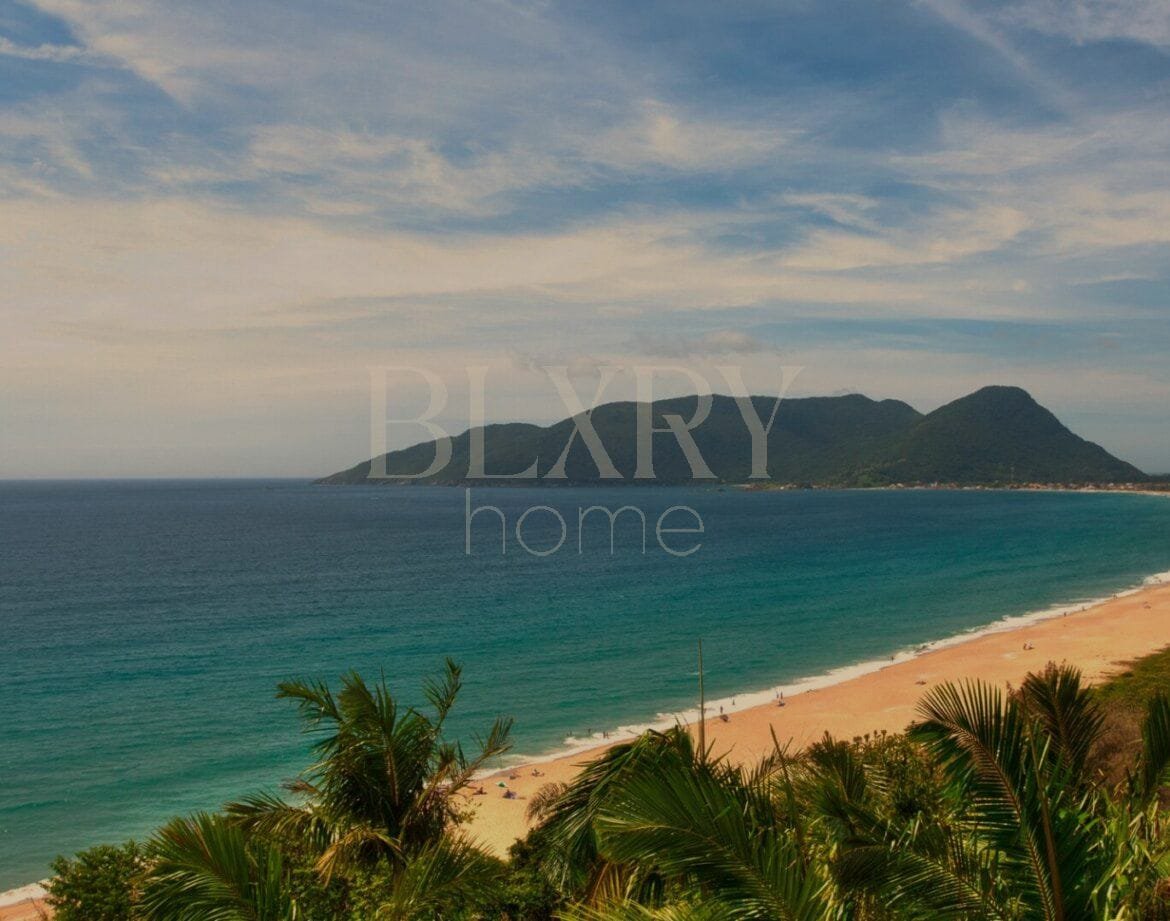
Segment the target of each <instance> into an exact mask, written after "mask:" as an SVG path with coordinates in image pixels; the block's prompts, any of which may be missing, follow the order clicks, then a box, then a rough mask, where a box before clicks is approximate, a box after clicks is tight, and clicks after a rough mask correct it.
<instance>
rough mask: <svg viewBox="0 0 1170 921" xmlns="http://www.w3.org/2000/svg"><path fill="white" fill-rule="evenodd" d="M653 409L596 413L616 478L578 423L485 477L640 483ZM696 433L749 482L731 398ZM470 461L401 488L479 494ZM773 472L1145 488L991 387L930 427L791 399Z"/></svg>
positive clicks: (926, 419)
mask: <svg viewBox="0 0 1170 921" xmlns="http://www.w3.org/2000/svg"><path fill="white" fill-rule="evenodd" d="M751 401H752V408H753V409H754V411H755V414H756V416H757V417H758V418H759V419H761V420H765V421H766V420H768V419H769V418H770V416H771V414H772V411H773V408H774V406H775V404H776V400H775V398H773V397H752V398H751ZM644 408H645V404H641V406H640V405H639V404H635V403H607V404H604V405H602V406H598V407H597V408H595V409H593V410H592V411H591V412H590V414H589V418H590V421H591V423H592V424H593V426H594V428H595V429H596V431H597V434H598V437H599V438H600V440H601V443H602V444H603V445H604V446H605V450H606V452H607V454H608V455H609V457H610V459H611V460H612V462H613V466H614V469H615V472H616V473H617V474H619V475H620V478H618V479H606V478H604V477H602V476H601V471H600V470H599V469H598V465H597V463H596V462H595V460H594V458H593V457H592V455H591V454H590V452H589V449H588V448H587V446H586V444H585V442H584V439H582V438H580V437H574V428H575V423H574V420H573V419H564V420H562V421H560V422H558V423H556V424H555V425H551V426H548V427H547V428H545V427H541V426H536V425H527V424H523V423H509V424H506V425H491V426H488V427H487V428H486V429H485V430H484V433H483V434H484V439H483V441H484V452H485V459H484V472H485V473H488V474H495V475H503V474H519V473H520V472H521V471H527V470H528V469H529V468H530V466H531V465H532V463H533V461H536V463H537V474H538V476H539V477H542V478H543V477H547V476H548V475H549V473H550V472H551V471H552V470H553V469H554V467H556V465H557V464H558V463H562V462H563V465H564V466H563V470H559V471H558V475H559V476H560V477H561V479H560V480H559V481H560V482H569V483H577V484H591V483H592V484H596V483H606V484H611V485H612V484H613V483H619V484H620V483H622V482H634V480H633V476H634V473H635V472H636V470H637V468H638V457H637V437H636V433H637V430H638V418H639V411H640V409H644ZM695 408H696V398H695V397H683V398H678V399H670V400H659V401H657V402H655V403H654V404H652V405H651V406H650V407H649V413H648V417H649V418H651V419H652V420H653V425H654V427H655V429H656V430H658V431H666V430H667V417H668V416H671V415H677V416H681V417H682V418H683V419H687V420H689V419H691V418H692V417H693V416H694V414H695ZM692 434H693V437H694V440H695V444H696V445H697V446H698V448H699V451H700V453H701V455H702V458H703V460H704V461H705V462H706V464H707V466H708V467H709V468H710V471H711V473H712V474H713V475H714V477H715V481H720V482H726V483H746V482H749V480H750V477H751V474H752V466H751V458H752V450H751V437H750V433H749V430H748V428H747V426H746V424H745V423H744V421H743V417H742V415H741V412H740V408H739V406H738V405H737V403H736V401H735V400H734V399H732V398H731V397H726V396H716V397H714V398H713V399H712V402H711V408H710V413H709V414H708V415H707V417H706V418H705V419H704V420H703V421H702V422H701V424H699V425H697V426H696V428H695V429H694V430H693V433H692ZM566 445H569V446H570V447H569V450H568V452H567V453H565V447H566ZM652 453H653V466H654V481H655V482H658V483H663V484H678V483H689V482H694V481H696V478H697V474H696V472H695V471H694V470H693V469H692V467H691V465H690V463H689V461H688V459H687V457H686V455H685V454H684V453H683V451H682V450H681V448H680V447H679V445H678V442H677V441H676V440H675V439H674V438H673V437H672V436H669V435H655V436H654V439H653V443H652ZM562 454H564V457H563V458H562ZM435 457H436V454H435V446H434V443H433V442H424V443H422V444H418V445H414V446H413V447H410V448H406V449H404V450H402V451H394V452H391V453H390V454H387V455H385V457H384V464H383V465H380V466H379V467H378V475H379V476H382V475H383V474H384V475H385V476H386V477H388V478H389V479H388V480H386V481H387V482H396V480H395V477H399V478H401V477H406V476H411V475H415V474H418V473H421V472H422V471H425V470H427V469H428V468H429V467H430V466H431V463H432V461H433V460H434V458H435ZM470 461H471V436H470V433H469V432H464V433H463V434H461V435H458V436H456V437H454V438H452V439H451V458H450V460H449V461H448V462H447V464H446V465H445V466H444V467H443V468H442V469H441V470H439V471H438V472H437V473H436V474H434V475H432V476H429V477H426V478H424V479H410V480H397V481H399V482H409V483H419V482H425V483H433V484H443V485H454V484H473V483H475V482H478V479H477V476H475V475H472V474H471V473H470V469H471V468H470ZM371 469H373V462H372V461H366V462H364V463H362V464H358V465H357V466H355V467H353V468H351V469H349V470H345V471H342V472H340V473H336V474H333V475H332V476H329V477H326V478H324V479H323V480H321V481H320V482H322V483H327V484H342V485H343V484H348V483H368V482H370V480H369V476H370V472H371ZM767 472H768V480H770V481H771V482H773V483H780V484H816V485H823V486H861V487H866V486H885V485H890V484H894V483H936V482H942V483H966V484H989V485H991V484H1011V483H1032V482H1037V483H1103V482H1126V483H1138V482H1142V481H1144V480H1145V479H1146V477H1145V475H1144V474H1143V473H1142V472H1141V471H1139V470H1138V469H1137V468H1136V467H1133V466H1131V465H1130V464H1127V463H1125V462H1124V461H1121V460H1118V459H1117V458H1115V457H1113V456H1112V455H1110V454H1109V453H1108V452H1107V451H1105V450H1104V449H1103V448H1101V447H1099V446H1097V445H1095V444H1092V443H1090V442H1087V441H1085V440H1084V439H1082V438H1079V437H1077V436H1076V435H1074V434H1073V433H1072V432H1070V431H1069V430H1068V429H1067V428H1065V427H1064V426H1063V425H1062V424H1061V423H1060V422H1059V420H1057V418H1056V417H1055V416H1054V415H1052V413H1050V412H1049V411H1048V410H1046V409H1044V408H1043V407H1042V406H1040V405H1039V404H1037V403H1036V401H1035V400H1033V399H1032V397H1031V396H1029V395H1028V394H1027V393H1025V392H1024V391H1023V390H1020V389H1019V388H1018V387H985V388H983V389H982V390H979V391H977V392H976V393H973V394H970V395H969V396H966V397H963V398H962V399H959V400H955V401H954V402H952V403H948V404H947V405H946V406H943V407H941V408H939V409H937V410H935V411H934V412H932V413H929V414H928V415H925V416H924V415H922V414H920V413H918V412H917V411H915V410H914V409H913V408H912V407H910V406H908V405H906V404H905V403H902V402H899V401H897V400H882V401H880V402H879V401H874V400H871V399H869V398H867V397H864V396H861V395H859V394H852V395H849V396H841V397H811V398H804V399H784V400H782V401H780V403H779V406H778V408H776V416H775V419H774V421H773V423H772V427H771V430H770V432H769V435H768V469H767ZM699 481H700V482H701V480H699ZM495 482H499V481H495ZM554 482H555V481H554ZM641 482H646V480H642V481H641ZM755 482H760V481H759V480H757V481H755Z"/></svg>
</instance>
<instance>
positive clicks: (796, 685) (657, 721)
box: [476, 493, 1170, 780]
mask: <svg viewBox="0 0 1170 921" xmlns="http://www.w3.org/2000/svg"><path fill="white" fill-rule="evenodd" d="M1152 495H1163V496H1166V495H1168V494H1166V493H1153V494H1152ZM1159 585H1170V570H1165V571H1162V572H1156V573H1153V574H1151V575H1148V576H1145V577H1144V578H1143V579H1142V581H1141V582H1140V583H1138V584H1136V585H1133V586H1131V587H1129V588H1123V589H1119V590H1118V591H1116V592H1113V593H1112V594H1109V595H1101V596H1098V597H1095V598H1090V599H1087V600H1081V601H1073V602H1065V603H1060V604H1054V605H1052V606H1050V607H1047V608H1041V609H1037V610H1033V611H1027V612H1025V613H1023V614H1005V615H1002V616H1001V617H1000V618H999V619H998V620H994V621H991V622H990V623H987V624H983V625H981V626H976V627H970V628H968V629H966V630H963V631H962V632H960V633H954V634H951V635H949V636H944V637H940V638H938V639H933V640H923V641H922V642H919V643H914V644H911V645H908V646H903V647H901V648H899V649H897V650H895V651H894V652H892V653H890V654H888V655H885V656H881V657H877V658H870V659H863V660H861V661H858V662H853V663H849V664H847V665H839V666H835V667H833V668H830V669H828V670H827V671H823V672H818V673H816V674H813V675H805V676H801V677H799V678H796V679H794V680H791V681H789V682H788V683H784V684H776V685H771V686H769V687H767V688H762V689H753V690H747V691H739V692H736V693H733V694H729V695H725V696H724V697H719V698H711V699H709V700H707V701H706V709H707V712H708V713H719V712H724V713H727V714H734V713H741V712H743V711H745V710H751V709H754V708H756V707H760V706H765V705H766V706H771V705H772V704H773V703H774V701H775V697H776V695H777V694H782V695H783V696H784V697H785V698H788V697H792V696H796V695H799V694H804V693H807V692H811V691H820V690H825V689H828V688H832V687H834V686H836V685H839V684H843V683H844V682H847V681H852V680H854V679H857V678H864V677H866V676H868V675H874V674H877V673H879V672H882V671H884V670H885V669H887V668H891V667H893V666H895V665H902V664H906V663H910V662H913V661H914V660H916V659H919V658H921V657H923V656H926V655H929V654H930V653H933V652H938V651H941V650H945V649H952V648H954V647H957V646H962V645H963V644H966V643H970V642H972V641H974V640H977V639H979V638H981V637H984V636H994V635H998V634H1004V633H1011V632H1014V631H1016V630H1020V629H1022V628H1025V627H1028V626H1031V625H1033V624H1040V623H1044V622H1046V621H1049V620H1055V619H1058V618H1063V617H1067V616H1068V615H1070V614H1079V613H1081V612H1085V611H1089V610H1090V609H1093V608H1096V607H1099V606H1101V605H1105V604H1108V603H1110V602H1112V601H1116V600H1118V599H1122V598H1128V597H1130V596H1132V595H1136V594H1139V593H1141V592H1144V591H1146V590H1147V589H1149V588H1152V587H1156V586H1159ZM1167 643H1168V644H1170V635H1168V639H1167ZM1151 651H1156V650H1151ZM698 718H699V709H698V707H689V708H687V709H683V710H677V711H671V712H666V711H661V712H658V713H656V714H655V716H654V718H653V719H651V720H647V721H645V722H640V723H626V724H622V725H618V726H616V727H613V728H610V729H608V730H606V731H605V732H595V733H593V735H591V736H590V737H589V738H578V737H576V736H567V737H566V738H565V740H564V742H563V743H562V744H561V745H559V746H557V747H555V748H551V749H548V750H546V751H544V752H540V753H535V754H533V753H522V752H520V753H516V754H513V755H508V756H505V757H504V764H503V765H502V766H501V767H499V768H491V769H487V770H484V771H482V772H480V773H479V774H477V775H476V779H483V780H486V779H489V778H495V777H497V776H499V775H502V774H506V773H507V772H509V771H515V770H516V769H517V768H520V767H533V766H539V765H541V764H547V763H550V762H554V761H560V760H562V759H564V758H573V757H577V756H580V755H585V754H588V753H591V752H593V753H596V752H600V751H602V750H604V749H605V748H608V747H609V746H610V745H613V744H616V743H618V742H620V741H622V739H625V738H634V737H636V736H638V735H641V734H642V733H643V732H646V731H647V730H659V731H661V730H664V729H668V728H670V727H671V726H674V725H675V724H676V723H680V722H681V723H685V724H688V725H689V724H691V723H694V722H695V721H696V720H698Z"/></svg>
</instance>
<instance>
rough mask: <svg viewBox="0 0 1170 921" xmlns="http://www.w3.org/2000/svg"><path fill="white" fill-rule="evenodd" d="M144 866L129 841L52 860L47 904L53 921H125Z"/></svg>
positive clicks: (135, 899) (138, 851)
mask: <svg viewBox="0 0 1170 921" xmlns="http://www.w3.org/2000/svg"><path fill="white" fill-rule="evenodd" d="M145 867H146V862H145V858H144V855H143V852H142V849H141V848H140V847H139V846H138V845H137V844H135V843H134V842H133V841H129V842H127V843H126V844H123V845H120V846H117V847H113V846H111V845H107V844H102V845H99V846H98V847H92V848H90V849H89V850H86V851H82V852H81V853H79V854H77V855H75V856H73V857H69V858H67V857H58V858H57V859H56V860H55V861H53V881H52V884H51V886H50V888H49V904H50V905H51V906H52V908H53V913H54V917H55V918H56V919H57V921H125V919H127V918H130V917H133V914H134V911H135V906H136V905H137V903H138V879H139V876H140V874H141V873H142V871H143V870H144V869H145Z"/></svg>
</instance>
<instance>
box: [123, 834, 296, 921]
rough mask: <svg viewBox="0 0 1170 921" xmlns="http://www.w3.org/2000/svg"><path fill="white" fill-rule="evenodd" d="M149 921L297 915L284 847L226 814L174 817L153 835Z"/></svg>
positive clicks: (274, 919) (272, 919)
mask: <svg viewBox="0 0 1170 921" xmlns="http://www.w3.org/2000/svg"><path fill="white" fill-rule="evenodd" d="M149 848H150V852H151V855H152V865H151V867H150V869H149V871H148V873H147V876H146V879H145V881H144V885H143V894H142V910H143V913H144V915H145V916H146V918H147V919H148V921H294V919H295V917H296V911H295V906H294V905H293V903H292V901H291V899H290V897H289V894H288V889H287V886H286V882H287V881H286V879H285V877H284V868H283V862H282V859H281V855H280V852H279V851H278V850H277V849H276V848H274V847H270V846H268V845H266V844H264V843H263V842H261V841H255V840H249V839H248V838H247V837H246V836H245V834H244V832H243V830H242V829H241V828H239V826H237V825H234V824H232V823H231V822H229V821H227V820H226V819H224V818H223V817H221V816H215V815H208V814H206V813H199V814H196V815H193V816H191V817H189V818H179V819H174V820H173V821H171V822H169V823H168V824H166V825H164V826H163V827H162V828H160V829H159V830H158V831H157V832H156V833H155V836H154V838H153V839H152V840H151V842H150V845H149Z"/></svg>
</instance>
